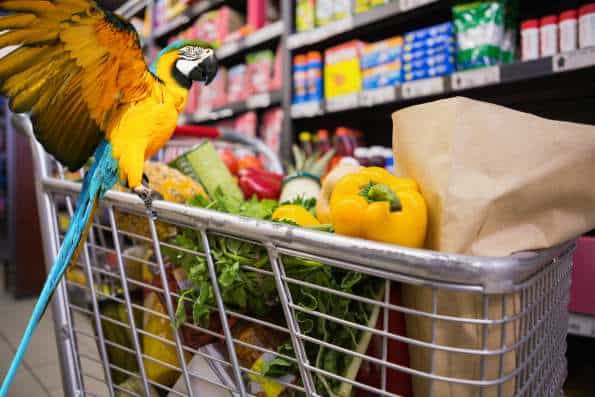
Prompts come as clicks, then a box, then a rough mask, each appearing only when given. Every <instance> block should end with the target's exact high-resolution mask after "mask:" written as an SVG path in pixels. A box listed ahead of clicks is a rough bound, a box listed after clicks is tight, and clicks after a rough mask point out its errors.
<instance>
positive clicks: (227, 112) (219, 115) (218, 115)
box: [213, 108, 233, 120]
mask: <svg viewBox="0 0 595 397" xmlns="http://www.w3.org/2000/svg"><path fill="white" fill-rule="evenodd" d="M213 116H214V117H213V119H214V120H218V119H223V118H225V117H230V116H233V110H231V109H230V108H225V109H221V110H218V111H216V112H213Z"/></svg>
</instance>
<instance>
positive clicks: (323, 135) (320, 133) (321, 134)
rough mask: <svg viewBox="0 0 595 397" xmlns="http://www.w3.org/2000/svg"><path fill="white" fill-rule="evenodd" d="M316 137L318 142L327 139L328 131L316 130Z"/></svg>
mask: <svg viewBox="0 0 595 397" xmlns="http://www.w3.org/2000/svg"><path fill="white" fill-rule="evenodd" d="M316 136H317V137H318V139H319V140H320V139H325V138H328V130H318V132H317V133H316Z"/></svg>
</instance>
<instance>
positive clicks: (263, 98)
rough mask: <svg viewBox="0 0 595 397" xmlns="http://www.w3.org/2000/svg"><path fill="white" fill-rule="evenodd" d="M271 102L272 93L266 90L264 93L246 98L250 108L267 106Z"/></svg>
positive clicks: (247, 105)
mask: <svg viewBox="0 0 595 397" xmlns="http://www.w3.org/2000/svg"><path fill="white" fill-rule="evenodd" d="M270 104H271V94H269V93H268V92H265V93H264V94H257V95H252V96H251V97H249V98H248V99H247V100H246V107H247V108H248V109H257V108H266V107H267V106H269V105H270Z"/></svg>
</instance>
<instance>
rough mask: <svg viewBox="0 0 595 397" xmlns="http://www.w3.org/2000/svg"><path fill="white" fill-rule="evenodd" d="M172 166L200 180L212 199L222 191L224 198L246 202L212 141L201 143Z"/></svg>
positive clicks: (176, 160)
mask: <svg viewBox="0 0 595 397" xmlns="http://www.w3.org/2000/svg"><path fill="white" fill-rule="evenodd" d="M170 165H171V166H173V167H174V168H177V169H178V170H180V171H182V172H183V173H185V174H186V175H189V176H191V177H193V178H195V179H198V181H199V182H200V183H202V185H203V186H204V188H205V190H206V191H207V193H208V194H209V196H211V197H214V195H215V192H216V191H217V189H220V190H221V192H222V193H223V195H224V196H226V197H229V198H232V199H234V200H238V201H239V202H242V201H244V195H243V193H242V191H241V190H240V187H239V186H238V184H237V183H236V181H235V179H234V178H233V176H232V175H231V173H230V172H229V170H228V169H227V166H226V165H225V163H224V162H223V160H221V158H220V157H219V153H217V150H215V147H214V146H213V144H212V143H211V142H210V141H205V142H203V143H201V144H200V145H198V146H197V147H195V148H194V149H192V150H190V151H189V152H187V153H185V154H183V155H182V156H180V157H178V158H177V159H175V160H174V161H173V162H172V163H171V164H170Z"/></svg>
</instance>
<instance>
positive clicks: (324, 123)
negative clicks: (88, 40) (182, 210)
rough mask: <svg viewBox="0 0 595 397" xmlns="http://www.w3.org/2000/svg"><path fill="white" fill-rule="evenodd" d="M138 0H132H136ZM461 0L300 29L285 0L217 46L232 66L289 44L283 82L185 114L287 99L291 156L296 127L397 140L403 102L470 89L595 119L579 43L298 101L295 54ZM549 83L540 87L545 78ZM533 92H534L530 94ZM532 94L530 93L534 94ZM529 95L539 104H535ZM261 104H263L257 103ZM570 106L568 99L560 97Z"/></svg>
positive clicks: (440, 15) (198, 9)
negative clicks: (259, 24) (567, 49)
mask: <svg viewBox="0 0 595 397" xmlns="http://www.w3.org/2000/svg"><path fill="white" fill-rule="evenodd" d="M581 2H582V0H546V1H540V0H522V1H521V10H520V14H521V18H525V17H527V18H528V17H531V18H534V17H539V16H542V15H541V14H534V12H540V13H542V12H555V11H556V10H557V11H560V10H563V9H566V8H570V7H577V6H578V5H580V4H581ZM128 3H130V4H128ZM245 3H246V2H245V1H241V0H201V1H198V2H196V3H194V4H193V5H191V6H190V7H189V9H188V10H186V12H184V13H183V14H182V15H180V16H179V17H177V18H175V19H174V20H172V21H170V22H169V23H168V24H167V25H166V26H163V27H160V28H159V29H158V30H157V31H155V32H153V34H152V35H151V37H150V38H148V46H149V47H150V48H154V47H155V46H156V45H157V44H163V42H164V41H165V40H166V39H167V38H168V37H170V36H171V35H172V34H175V33H177V32H179V31H180V30H181V29H182V28H183V27H185V26H189V25H190V24H191V23H192V22H193V21H194V20H195V19H196V18H198V17H199V16H200V15H201V14H203V13H204V12H207V11H209V10H212V9H214V8H216V7H218V6H221V5H229V6H231V7H233V8H235V9H240V8H241V7H242V6H244V5H245ZM455 3H457V0H394V1H390V2H389V3H387V4H385V5H383V6H379V7H376V8H373V9H371V10H370V11H368V12H366V13H363V14H357V15H354V16H352V17H350V18H347V19H344V20H342V21H338V22H334V23H331V24H328V25H326V26H324V27H320V28H316V29H314V30H312V31H309V32H302V33H296V32H295V29H294V19H295V15H294V8H295V0H281V16H282V18H281V20H280V21H279V22H277V23H274V24H271V25H268V26H266V27H265V28H263V29H261V30H260V31H257V32H254V33H252V34H251V35H249V36H247V37H245V38H243V39H241V40H238V41H236V42H231V43H227V44H225V45H223V46H221V47H220V48H218V49H217V55H218V58H219V59H220V60H221V62H222V63H224V64H227V65H232V64H234V62H236V61H237V60H239V59H240V57H241V56H243V55H244V54H245V53H247V52H249V51H251V50H254V49H258V48H265V47H267V48H272V46H273V45H276V44H277V43H281V48H282V56H283V82H284V84H283V87H282V89H281V91H279V92H274V93H271V94H269V95H264V96H256V98H250V99H249V100H248V101H246V102H242V103H235V104H230V105H229V106H226V107H224V108H221V109H214V110H212V111H210V112H208V113H206V114H200V115H193V116H190V117H184V118H182V120H181V121H183V122H188V123H210V122H214V121H217V120H221V119H223V118H227V117H231V116H235V115H238V114H241V113H243V112H246V111H249V110H252V109H264V108H267V107H269V106H273V105H280V106H282V108H283V110H284V115H285V117H284V121H283V132H282V136H281V155H282V156H283V157H284V158H287V156H289V155H290V148H291V144H292V143H293V142H294V140H295V137H296V135H297V134H296V133H297V132H298V131H300V130H302V129H316V128H317V127H318V126H320V127H321V128H333V127H335V126H338V125H339V124H343V125H349V124H350V123H354V124H355V126H356V127H357V126H358V123H360V125H363V126H367V125H370V124H369V123H370V121H373V122H374V127H375V129H376V131H383V132H380V133H378V132H377V133H375V134H374V136H373V137H372V140H373V141H374V143H379V144H383V143H384V144H389V143H390V139H391V137H390V135H391V131H392V128H391V120H390V114H391V113H392V112H393V111H395V110H398V109H399V108H401V107H404V106H408V105H411V104H415V103H421V102H423V101H427V100H431V99H437V98H445V97H449V96H453V95H468V96H471V97H473V98H477V99H484V100H489V101H492V102H496V103H501V104H504V105H507V106H510V107H513V108H517V109H520V110H528V111H532V112H534V113H537V114H539V115H542V116H546V117H556V118H564V119H568V120H571V121H572V120H575V121H580V122H587V123H595V114H593V112H591V111H590V110H589V109H592V107H593V106H594V105H595V95H591V94H588V93H586V91H587V89H586V88H585V87H581V84H582V83H580V82H579V81H578V80H579V79H578V78H574V79H573V77H572V76H574V75H575V74H576V76H579V75H580V76H583V75H582V74H581V73H583V74H584V73H590V72H591V71H595V50H594V49H586V50H579V51H575V52H572V53H568V54H562V55H558V56H554V57H548V58H543V59H539V60H536V61H531V62H517V63H515V64H511V65H501V66H494V67H489V68H485V69H479V70H474V71H466V72H457V73H454V74H453V75H451V76H446V77H437V78H432V79H427V80H420V81H415V82H409V83H405V84H402V85H400V86H397V87H390V88H383V89H379V90H374V91H370V92H362V93H360V94H357V95H352V96H348V97H344V98H340V99H335V100H331V101H323V102H320V103H306V104H300V105H293V104H292V65H291V63H292V62H291V61H292V57H293V55H295V54H298V53H302V52H305V51H308V50H311V49H316V50H320V51H323V50H324V49H325V48H328V47H329V46H332V45H335V44H337V43H341V42H344V41H348V40H352V39H356V38H361V39H364V40H370V41H372V40H376V39H382V38H386V37H390V36H393V35H396V34H402V33H405V32H406V31H409V30H411V29H416V28H422V27H424V26H428V25H430V24H432V23H439V22H444V21H445V20H449V19H450V9H451V7H452V5H453V4H455ZM153 8H154V0H145V1H141V0H131V1H129V2H127V3H126V4H125V5H124V6H122V7H121V8H120V10H122V12H123V14H124V15H125V16H129V15H132V14H134V13H138V12H140V11H138V10H146V11H145V12H152V10H153ZM540 82H543V84H542V85H541V86H540V85H539V83H540ZM529 97H530V98H529ZM528 98H529V99H528ZM528 101H533V102H535V103H531V104H528V103H527V102H528ZM255 103H256V105H255ZM561 103H562V104H563V106H560V104H561ZM560 109H573V112H572V114H569V115H568V117H566V115H565V117H560V112H561V111H562V110H560Z"/></svg>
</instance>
